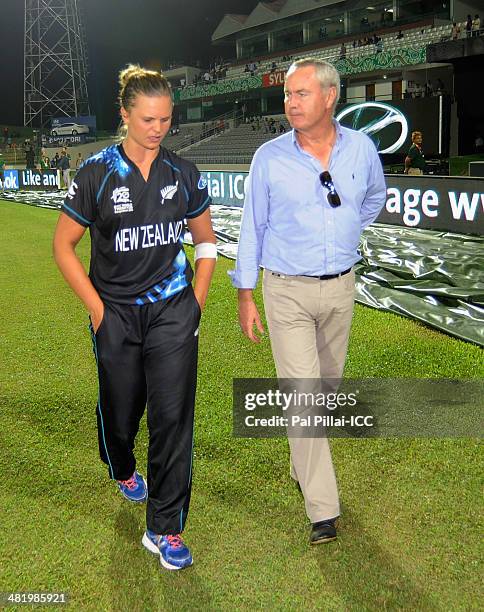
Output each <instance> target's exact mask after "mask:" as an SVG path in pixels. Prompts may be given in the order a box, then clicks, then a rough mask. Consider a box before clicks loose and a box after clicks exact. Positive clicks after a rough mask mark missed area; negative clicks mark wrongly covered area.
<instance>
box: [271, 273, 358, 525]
mask: <svg viewBox="0 0 484 612" xmlns="http://www.w3.org/2000/svg"><path fill="white" fill-rule="evenodd" d="M263 292H264V307H265V313H266V319H267V323H268V325H269V334H270V339H271V346H272V353H273V356H274V361H275V364H276V370H277V376H278V378H285V379H287V378H290V379H319V378H326V379H338V378H340V377H341V376H342V374H343V368H344V363H345V359H346V351H347V348H348V338H349V333H350V328H351V319H352V316H353V305H354V293H355V275H354V272H353V271H351V272H349V273H348V274H345V275H344V276H341V277H338V278H335V279H330V280H319V279H314V278H307V277H303V276H275V275H273V274H272V273H271V272H270V271H268V270H266V271H265V272H264V283H263ZM289 446H290V450H291V476H292V477H293V478H294V479H295V480H297V481H298V482H299V485H300V487H301V491H302V493H303V495H304V501H305V506H306V513H307V515H308V517H309V520H310V521H311V522H312V523H315V522H318V521H323V520H325V519H329V518H334V517H336V516H338V515H339V513H340V508H339V498H338V489H337V485H336V477H335V473H334V468H333V462H332V459H331V451H330V448H329V443H328V439H327V438H303V437H289Z"/></svg>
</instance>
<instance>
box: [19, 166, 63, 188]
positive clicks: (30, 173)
mask: <svg viewBox="0 0 484 612" xmlns="http://www.w3.org/2000/svg"><path fill="white" fill-rule="evenodd" d="M16 172H18V183H19V186H18V189H22V190H23V189H28V190H30V189H35V190H41V191H52V190H53V189H59V171H58V170H44V171H43V172H40V171H39V170H18V171H16Z"/></svg>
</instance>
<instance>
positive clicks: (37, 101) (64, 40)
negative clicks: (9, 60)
mask: <svg viewBox="0 0 484 612" xmlns="http://www.w3.org/2000/svg"><path fill="white" fill-rule="evenodd" d="M81 1H82V0H25V30H24V125H26V126H32V127H44V126H47V125H48V124H50V120H51V118H52V117H61V116H67V117H75V116H78V115H90V114H91V113H90V108H89V99H88V90H87V75H88V60H87V49H86V37H85V32H84V29H83V26H82V19H81V6H80V4H81Z"/></svg>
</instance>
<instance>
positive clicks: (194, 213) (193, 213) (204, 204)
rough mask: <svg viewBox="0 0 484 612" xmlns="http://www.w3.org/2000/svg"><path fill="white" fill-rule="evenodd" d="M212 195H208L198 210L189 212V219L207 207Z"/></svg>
mask: <svg viewBox="0 0 484 612" xmlns="http://www.w3.org/2000/svg"><path fill="white" fill-rule="evenodd" d="M209 200H210V196H207V197H206V198H205V200H204V202H203V204H202V205H201V206H199V207H198V208H197V210H192V211H191V212H190V213H187V219H191V218H192V217H196V216H197V214H198V213H199V212H200V211H202V210H203V209H204V208H207V202H209Z"/></svg>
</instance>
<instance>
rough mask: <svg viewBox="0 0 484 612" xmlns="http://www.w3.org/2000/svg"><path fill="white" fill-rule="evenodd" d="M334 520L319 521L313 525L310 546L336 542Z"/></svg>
mask: <svg viewBox="0 0 484 612" xmlns="http://www.w3.org/2000/svg"><path fill="white" fill-rule="evenodd" d="M335 523H336V519H335V518H334V519H328V520H327V521H319V522H318V523H313V524H312V528H311V535H310V536H309V542H310V543H311V544H323V543H324V542H331V541H332V540H336V525H335Z"/></svg>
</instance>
